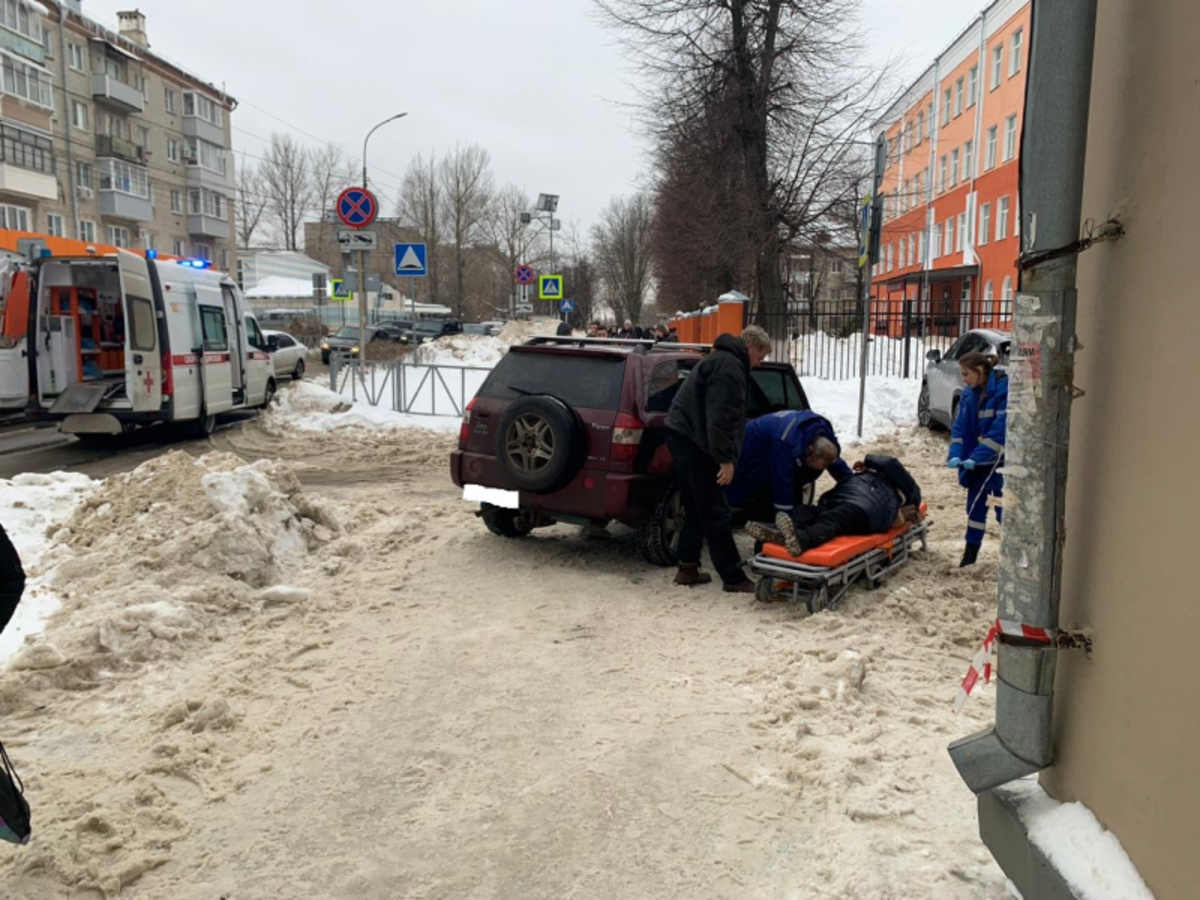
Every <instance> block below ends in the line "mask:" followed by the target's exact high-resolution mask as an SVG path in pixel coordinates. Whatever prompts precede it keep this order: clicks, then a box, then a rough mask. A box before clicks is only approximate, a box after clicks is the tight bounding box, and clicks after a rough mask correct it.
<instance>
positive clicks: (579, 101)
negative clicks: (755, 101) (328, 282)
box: [83, 0, 982, 229]
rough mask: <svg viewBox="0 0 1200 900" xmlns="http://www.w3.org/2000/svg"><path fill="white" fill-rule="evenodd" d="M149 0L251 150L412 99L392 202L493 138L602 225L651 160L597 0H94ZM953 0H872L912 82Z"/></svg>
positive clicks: (153, 20)
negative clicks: (602, 214)
mask: <svg viewBox="0 0 1200 900" xmlns="http://www.w3.org/2000/svg"><path fill="white" fill-rule="evenodd" d="M981 4H982V0H981ZM134 5H136V6H137V7H138V8H140V9H141V10H142V12H143V13H144V14H145V15H146V19H147V23H146V30H147V33H148V34H149V38H150V44H151V46H152V47H153V49H155V50H156V51H158V52H160V53H162V54H163V55H164V56H166V57H167V58H169V59H171V60H173V61H175V62H178V63H179V64H181V65H183V66H184V67H186V68H188V69H191V70H192V71H194V72H196V73H197V74H199V75H201V76H203V77H205V78H206V79H209V80H211V81H212V82H213V83H214V84H216V85H218V86H220V85H222V84H224V85H225V88H226V90H227V91H228V92H229V93H230V94H232V95H233V96H234V97H236V98H237V99H238V101H239V102H240V105H239V107H238V109H237V111H236V112H235V113H234V116H233V127H234V132H233V141H234V149H235V151H237V153H238V154H239V157H240V154H241V153H243V152H245V153H247V154H249V155H250V156H252V157H253V156H262V155H263V145H264V140H266V139H269V138H270V136H271V132H272V131H285V132H287V131H290V132H291V133H292V134H293V135H294V136H295V137H297V138H298V139H299V140H302V141H304V142H305V143H307V144H309V145H311V146H316V145H318V144H319V143H320V142H321V141H326V140H328V141H333V142H334V143H339V144H342V145H343V146H344V147H345V148H346V150H347V151H348V152H349V153H351V154H353V155H354V156H355V158H358V156H359V154H360V153H361V152H362V149H361V148H362V140H363V137H364V136H365V135H366V132H367V131H368V130H369V129H370V128H371V126H373V125H374V124H375V123H376V122H378V121H380V120H381V119H383V118H386V117H387V116H388V115H391V114H393V113H397V112H407V113H408V118H406V119H402V120H400V121H399V122H394V123H392V124H389V125H387V126H385V127H384V128H382V129H380V130H379V131H378V132H377V133H376V134H375V136H374V137H373V138H371V145H370V151H369V164H370V177H371V180H372V182H373V186H374V187H376V188H377V189H378V190H379V192H380V193H382V194H384V195H385V198H383V207H384V210H385V211H386V212H387V213H389V214H390V213H391V211H392V210H393V208H394V200H395V196H396V193H397V189H398V187H399V184H400V176H402V175H403V173H404V170H405V168H406V167H407V165H408V163H409V161H410V160H411V159H412V157H413V156H414V155H416V154H417V153H422V152H424V153H429V152H441V151H443V150H445V149H446V148H448V147H452V146H453V145H454V144H455V143H472V142H474V143H478V144H480V145H482V146H483V147H485V148H486V149H487V150H488V151H490V153H491V155H492V168H493V171H494V174H495V176H496V180H497V182H498V183H500V184H503V183H507V182H513V183H515V184H517V185H519V186H521V187H523V188H525V189H526V191H528V193H529V194H530V195H531V196H532V195H536V194H537V193H538V192H540V191H544V192H547V193H557V194H560V195H561V196H562V200H561V205H560V206H559V216H560V218H562V219H563V220H564V227H566V226H569V225H570V223H572V222H574V223H577V224H578V225H579V226H580V227H581V228H585V229H586V228H589V227H590V226H591V225H592V223H593V222H594V221H595V220H596V217H597V215H598V213H599V211H600V209H601V208H602V207H603V206H604V204H605V203H606V202H607V201H608V199H609V198H610V197H611V196H613V195H614V194H623V193H628V192H630V191H632V190H635V189H636V188H637V186H638V185H639V183H640V179H641V178H642V176H643V174H644V171H645V157H644V147H645V145H644V143H643V142H642V140H641V139H640V137H639V135H638V134H637V131H636V129H635V127H634V123H633V121H632V116H631V114H630V111H629V110H628V108H626V105H627V104H628V103H630V102H631V101H632V100H633V99H634V92H633V90H632V88H631V86H630V80H631V78H632V73H631V72H630V71H629V68H628V65H627V64H626V61H625V59H624V58H623V56H622V54H621V50H620V48H619V47H618V46H617V44H616V42H615V40H614V38H613V34H612V33H611V32H610V31H608V30H606V29H605V28H604V27H602V25H601V24H600V23H599V21H598V20H597V18H596V15H595V11H594V10H595V8H594V6H593V5H592V3H591V2H590V0H458V2H455V3H453V4H451V3H439V2H426V3H419V2H412V0H408V2H402V3H396V2H394V0H356V2H345V0H342V2H336V3H335V2H330V0H307V2H305V0H299V2H290V3H287V4H283V3H275V2H264V0H204V2H203V3H201V4H199V5H198V6H197V5H190V6H188V8H187V10H186V12H183V13H181V12H180V4H179V0H137V2H136V3H130V2H119V0H83V10H84V12H85V13H86V14H87V15H89V16H90V17H92V18H94V19H97V20H99V21H100V22H102V23H103V24H105V25H107V26H109V27H110V28H112V29H113V30H116V21H117V19H116V13H117V10H120V9H128V8H131V7H132V6H134ZM949 5H950V4H946V3H945V2H935V0H863V10H864V15H863V22H864V26H865V27H866V29H867V34H868V40H869V43H870V47H871V53H872V56H874V57H875V58H876V59H886V58H888V57H897V56H899V57H902V62H901V64H900V65H899V66H897V67H896V77H897V81H898V82H904V81H905V80H907V79H909V78H912V77H915V76H916V75H917V74H919V73H920V71H921V70H922V69H923V68H924V67H925V66H926V65H927V64H928V63H929V62H930V61H931V60H932V57H933V55H934V54H935V53H937V52H938V51H940V50H941V49H942V48H943V47H944V46H946V45H947V44H949V42H950V41H951V40H952V39H953V38H954V36H955V35H956V34H957V33H958V32H959V31H960V30H961V29H962V28H963V27H964V26H965V25H966V24H967V21H968V19H969V18H970V17H971V16H972V15H974V14H975V13H976V12H977V11H978V10H977V8H976V6H974V5H973V4H970V3H965V4H962V9H961V11H960V13H959V14H957V15H955V16H952V17H950V18H947V17H946V16H945V13H944V10H945V9H946V8H947V7H948V6H949ZM954 6H955V7H957V6H959V4H954ZM939 11H940V12H941V15H939ZM284 123H287V124H284ZM289 126H290V127H289ZM239 162H240V159H239Z"/></svg>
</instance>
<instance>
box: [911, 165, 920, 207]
mask: <svg viewBox="0 0 1200 900" xmlns="http://www.w3.org/2000/svg"><path fill="white" fill-rule="evenodd" d="M920 203H921V173H920V172H918V173H917V174H916V175H914V176H913V206H919V205H920Z"/></svg>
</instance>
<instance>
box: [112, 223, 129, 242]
mask: <svg viewBox="0 0 1200 900" xmlns="http://www.w3.org/2000/svg"><path fill="white" fill-rule="evenodd" d="M108 242H109V243H110V244H112V245H113V246H115V247H126V248H128V247H129V229H128V228H124V227H122V226H120V225H109V226H108Z"/></svg>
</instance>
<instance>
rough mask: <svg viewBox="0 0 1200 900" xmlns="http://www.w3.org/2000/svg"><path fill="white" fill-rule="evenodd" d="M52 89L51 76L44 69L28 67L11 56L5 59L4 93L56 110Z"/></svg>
mask: <svg viewBox="0 0 1200 900" xmlns="http://www.w3.org/2000/svg"><path fill="white" fill-rule="evenodd" d="M52 87H53V85H52V84H51V81H50V74H49V73H48V72H46V71H45V70H44V69H40V68H37V67H36V66H30V65H26V64H25V63H23V62H21V61H20V60H16V59H13V58H12V57H11V56H6V57H4V93H6V94H12V95H13V96H14V97H20V98H21V99H22V100H28V101H29V102H30V103H33V104H35V105H37V106H41V107H44V108H46V109H54V94H53V91H52Z"/></svg>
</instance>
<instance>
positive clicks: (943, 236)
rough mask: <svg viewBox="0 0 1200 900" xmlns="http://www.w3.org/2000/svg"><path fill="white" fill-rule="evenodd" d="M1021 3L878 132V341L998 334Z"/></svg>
mask: <svg viewBox="0 0 1200 900" xmlns="http://www.w3.org/2000/svg"><path fill="white" fill-rule="evenodd" d="M1030 34H1031V29H1030V0H996V2H995V3H992V4H991V5H990V6H988V7H987V8H986V9H985V10H984V11H983V12H982V13H980V14H979V16H977V17H976V18H975V20H974V21H973V22H972V23H971V24H970V25H969V26H968V27H967V29H966V30H965V31H963V32H962V33H961V34H960V35H959V36H958V38H957V39H956V40H955V41H954V43H953V44H951V45H950V46H949V47H948V48H947V49H946V50H945V51H944V52H943V53H942V54H941V55H939V56H938V57H937V58H936V59H935V60H934V61H933V64H932V65H931V66H930V67H929V68H928V69H926V71H925V72H924V74H922V75H921V77H920V78H918V79H917V81H916V82H915V83H914V84H912V85H911V86H910V87H909V89H908V90H907V91H906V92H905V94H904V95H903V96H902V97H901V98H900V99H899V100H898V101H896V103H894V104H893V105H892V107H891V108H890V109H889V110H888V112H887V113H886V114H885V115H884V116H883V118H881V119H880V120H879V121H878V122H877V123H876V133H880V134H883V135H885V136H886V138H887V146H888V153H887V169H886V171H885V173H884V179H883V184H882V193H883V195H884V217H883V237H882V241H881V246H880V254H879V263H878V264H877V265H876V266H875V267H874V269H873V271H872V278H871V285H872V298H873V300H872V304H871V308H872V315H873V317H874V319H875V322H874V330H875V331H876V333H882V334H890V335H892V336H899V335H902V334H903V333H904V332H905V329H908V331H909V333H910V334H938V335H956V334H958V333H959V332H960V331H962V330H965V329H967V328H977V327H981V326H985V327H986V326H993V327H1007V326H1008V325H1010V323H1011V315H1012V298H1013V295H1014V294H1015V292H1016V289H1017V257H1018V256H1019V254H1020V210H1019V202H1020V201H1019V194H1018V173H1019V157H1020V146H1021V125H1022V119H1023V115H1024V102H1025V76H1026V72H1027V69H1028V50H1029V37H1030Z"/></svg>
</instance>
